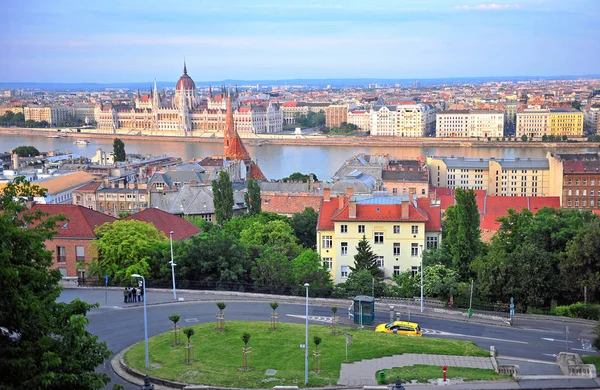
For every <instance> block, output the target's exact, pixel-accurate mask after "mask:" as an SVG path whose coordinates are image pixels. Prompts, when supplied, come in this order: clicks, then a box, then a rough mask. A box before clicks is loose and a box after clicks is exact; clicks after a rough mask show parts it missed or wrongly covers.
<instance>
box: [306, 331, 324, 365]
mask: <svg viewBox="0 0 600 390" xmlns="http://www.w3.org/2000/svg"><path fill="white" fill-rule="evenodd" d="M313 341H314V343H315V351H314V352H313V354H314V356H315V372H319V371H320V370H319V365H320V364H319V363H320V361H321V354H320V353H319V344H321V341H323V339H321V338H320V337H319V336H315V337H313ZM306 348H308V345H307V346H306Z"/></svg>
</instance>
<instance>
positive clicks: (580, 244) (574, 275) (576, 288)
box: [560, 221, 600, 302]
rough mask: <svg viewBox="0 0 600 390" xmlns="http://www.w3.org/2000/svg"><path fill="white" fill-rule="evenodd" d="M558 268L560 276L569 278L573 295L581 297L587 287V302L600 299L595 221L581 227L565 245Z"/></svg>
mask: <svg viewBox="0 0 600 390" xmlns="http://www.w3.org/2000/svg"><path fill="white" fill-rule="evenodd" d="M560 267H561V270H562V274H563V275H564V276H565V277H568V278H569V281H570V286H569V287H570V289H571V290H572V292H573V295H575V296H577V295H579V296H580V297H581V296H582V295H583V294H582V291H583V290H584V288H585V287H587V296H588V301H590V302H597V301H598V300H599V299H600V225H599V224H598V222H597V221H594V222H588V223H586V224H585V225H583V226H582V227H581V228H580V229H579V231H578V232H577V234H576V235H575V237H573V239H572V240H571V241H569V242H568V243H567V246H566V256H565V258H564V260H563V261H562V262H561V264H560Z"/></svg>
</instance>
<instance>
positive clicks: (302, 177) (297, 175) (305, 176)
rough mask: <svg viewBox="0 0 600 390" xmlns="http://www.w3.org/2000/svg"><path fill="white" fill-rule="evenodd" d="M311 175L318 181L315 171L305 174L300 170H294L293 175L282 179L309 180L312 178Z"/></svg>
mask: <svg viewBox="0 0 600 390" xmlns="http://www.w3.org/2000/svg"><path fill="white" fill-rule="evenodd" d="M311 175H312V177H313V181H317V175H315V174H314V173H308V174H304V173H300V172H294V173H292V174H291V175H289V176H288V177H284V178H283V179H281V180H282V181H285V182H288V181H303V182H307V181H308V180H309V179H310V176H311Z"/></svg>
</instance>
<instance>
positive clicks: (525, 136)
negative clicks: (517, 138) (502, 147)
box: [521, 134, 527, 142]
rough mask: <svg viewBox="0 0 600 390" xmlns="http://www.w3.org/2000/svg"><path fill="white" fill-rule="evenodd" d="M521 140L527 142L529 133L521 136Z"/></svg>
mask: <svg viewBox="0 0 600 390" xmlns="http://www.w3.org/2000/svg"><path fill="white" fill-rule="evenodd" d="M521 141H523V142H527V135H525V134H523V135H522V136H521Z"/></svg>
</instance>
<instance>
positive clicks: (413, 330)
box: [375, 321, 423, 337]
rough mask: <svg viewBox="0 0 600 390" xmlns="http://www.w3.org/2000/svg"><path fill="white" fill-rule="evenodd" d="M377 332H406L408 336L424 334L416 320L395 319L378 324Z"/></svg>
mask: <svg viewBox="0 0 600 390" xmlns="http://www.w3.org/2000/svg"><path fill="white" fill-rule="evenodd" d="M375 332H379V333H393V334H405V335H407V336H417V337H421V336H423V333H422V332H421V328H420V327H419V324H417V323H415V322H405V321H394V322H390V323H389V324H381V325H377V328H375Z"/></svg>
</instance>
